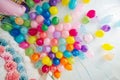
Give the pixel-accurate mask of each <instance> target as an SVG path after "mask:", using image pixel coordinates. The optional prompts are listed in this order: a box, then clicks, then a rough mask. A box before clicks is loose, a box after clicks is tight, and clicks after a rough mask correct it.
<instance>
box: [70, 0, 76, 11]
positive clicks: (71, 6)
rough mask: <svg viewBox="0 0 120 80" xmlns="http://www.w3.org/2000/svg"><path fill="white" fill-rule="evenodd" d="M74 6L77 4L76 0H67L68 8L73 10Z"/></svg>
mask: <svg viewBox="0 0 120 80" xmlns="http://www.w3.org/2000/svg"><path fill="white" fill-rule="evenodd" d="M76 6H77V0H70V2H69V8H70V9H71V10H73V9H75V8H76Z"/></svg>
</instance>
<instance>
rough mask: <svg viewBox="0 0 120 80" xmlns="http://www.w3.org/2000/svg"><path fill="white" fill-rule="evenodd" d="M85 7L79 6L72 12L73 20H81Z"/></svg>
mask: <svg viewBox="0 0 120 80" xmlns="http://www.w3.org/2000/svg"><path fill="white" fill-rule="evenodd" d="M82 8H83V5H81V4H78V5H77V7H76V8H75V10H74V11H72V13H71V16H72V18H73V20H76V19H79V18H80V13H81V11H82Z"/></svg>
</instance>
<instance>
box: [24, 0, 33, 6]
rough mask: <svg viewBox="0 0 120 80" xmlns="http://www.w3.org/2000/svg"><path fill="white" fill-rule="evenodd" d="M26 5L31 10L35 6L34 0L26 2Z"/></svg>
mask: <svg viewBox="0 0 120 80" xmlns="http://www.w3.org/2000/svg"><path fill="white" fill-rule="evenodd" d="M26 3H27V5H28V6H29V7H30V8H32V7H34V6H35V3H34V1H33V0H26Z"/></svg>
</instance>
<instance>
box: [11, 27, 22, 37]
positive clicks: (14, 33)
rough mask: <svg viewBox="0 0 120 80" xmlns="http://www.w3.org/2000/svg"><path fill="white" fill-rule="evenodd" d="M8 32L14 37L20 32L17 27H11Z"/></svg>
mask: <svg viewBox="0 0 120 80" xmlns="http://www.w3.org/2000/svg"><path fill="white" fill-rule="evenodd" d="M10 34H11V35H12V36H13V37H16V36H18V35H19V34H20V30H19V29H15V28H14V29H12V30H11V31H10Z"/></svg>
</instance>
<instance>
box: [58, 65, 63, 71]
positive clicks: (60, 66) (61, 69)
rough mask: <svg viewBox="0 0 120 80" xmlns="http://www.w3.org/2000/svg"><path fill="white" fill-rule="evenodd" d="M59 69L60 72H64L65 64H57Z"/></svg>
mask: <svg viewBox="0 0 120 80" xmlns="http://www.w3.org/2000/svg"><path fill="white" fill-rule="evenodd" d="M57 69H58V70H59V71H60V72H63V71H64V66H63V65H61V64H60V65H58V66H57Z"/></svg>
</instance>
